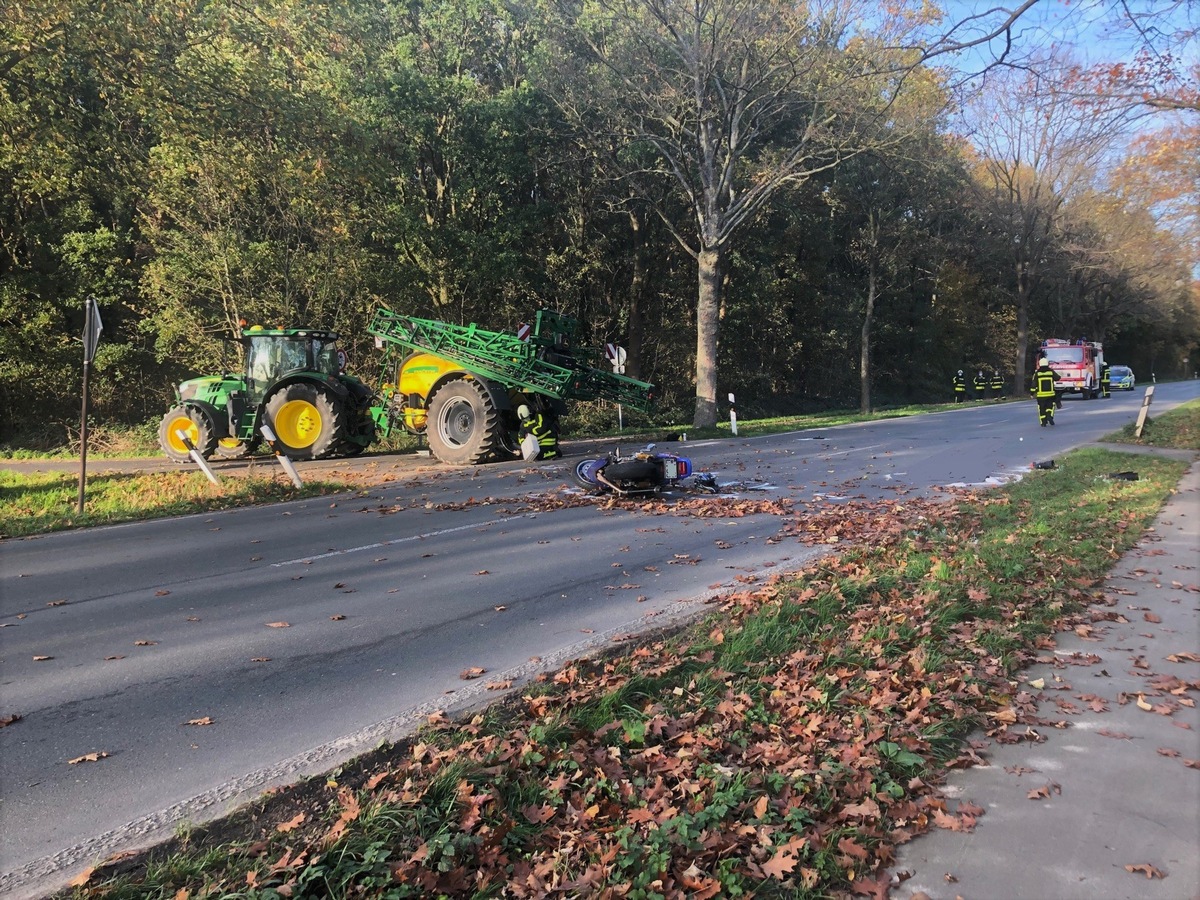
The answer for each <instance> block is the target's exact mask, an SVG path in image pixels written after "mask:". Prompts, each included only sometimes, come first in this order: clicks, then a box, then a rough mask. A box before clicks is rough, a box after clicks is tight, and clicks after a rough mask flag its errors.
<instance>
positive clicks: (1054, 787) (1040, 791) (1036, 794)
mask: <svg viewBox="0 0 1200 900" xmlns="http://www.w3.org/2000/svg"><path fill="white" fill-rule="evenodd" d="M1061 793H1062V787H1061V786H1060V785H1058V784H1055V783H1054V782H1053V781H1049V782H1047V783H1046V784H1043V785H1042V786H1041V787H1040V788H1034V789H1033V790H1032V791H1030V792H1029V793H1028V794H1026V795H1025V796H1027V797H1028V798H1029V799H1030V800H1041V799H1045V798H1049V796H1050V795H1051V794H1061Z"/></svg>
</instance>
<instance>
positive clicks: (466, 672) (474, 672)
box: [458, 666, 487, 681]
mask: <svg viewBox="0 0 1200 900" xmlns="http://www.w3.org/2000/svg"><path fill="white" fill-rule="evenodd" d="M486 671H487V669H481V668H480V667H479V666H471V668H469V669H463V670H462V671H461V672H459V673H458V677H459V678H461V679H462V680H463V681H470V680H471V679H472V678H478V677H479V676H480V675H482V674H483V673H484V672H486Z"/></svg>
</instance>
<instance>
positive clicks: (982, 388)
mask: <svg viewBox="0 0 1200 900" xmlns="http://www.w3.org/2000/svg"><path fill="white" fill-rule="evenodd" d="M971 383H972V384H974V385H975V399H976V400H986V399H987V389H988V380H987V377H986V376H985V375H984V374H983V369H980V370H979V371H978V372H976V373H975V377H974V378H973V379H972V380H971Z"/></svg>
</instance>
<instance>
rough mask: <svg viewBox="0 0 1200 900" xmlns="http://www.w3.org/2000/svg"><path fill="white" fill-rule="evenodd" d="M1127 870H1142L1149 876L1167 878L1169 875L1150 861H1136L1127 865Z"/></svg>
mask: <svg viewBox="0 0 1200 900" xmlns="http://www.w3.org/2000/svg"><path fill="white" fill-rule="evenodd" d="M1125 871H1126V872H1130V873H1133V872H1142V873H1144V874H1145V876H1146V877H1147V878H1166V877H1167V876H1166V875H1165V874H1164V873H1163V872H1162V871H1160V870H1159V869H1156V868H1154V866H1152V865H1150V863H1136V864H1134V865H1129V866H1126V867H1125Z"/></svg>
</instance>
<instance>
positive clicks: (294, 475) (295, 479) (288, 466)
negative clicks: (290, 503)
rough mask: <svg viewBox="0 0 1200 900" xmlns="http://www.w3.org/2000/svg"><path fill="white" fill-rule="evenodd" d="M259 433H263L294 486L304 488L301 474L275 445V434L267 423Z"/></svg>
mask: <svg viewBox="0 0 1200 900" xmlns="http://www.w3.org/2000/svg"><path fill="white" fill-rule="evenodd" d="M259 431H261V432H262V436H263V437H265V438H266V439H267V446H269V447H270V448H271V450H272V451H273V452H274V453H275V458H276V459H277V460H279V464H280V465H281V466H283V471H285V472H287V473H288V476H289V477H290V478H291V479H292V484H294V485H295V486H296V487H297V488H302V487H304V482H303V481H301V480H300V473H298V472H297V471H296V467H295V466H294V465H292V461H291V460H290V459H289V458H288V455H287V454H286V453H284V452H283V451H282V450H280V449H279V445H278V444H277V443H275V441H276V438H275V432H273V431H272V430H271V428H270V426H269V425H266V424H265V423H264V424H263V426H262V428H260V429H259Z"/></svg>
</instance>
